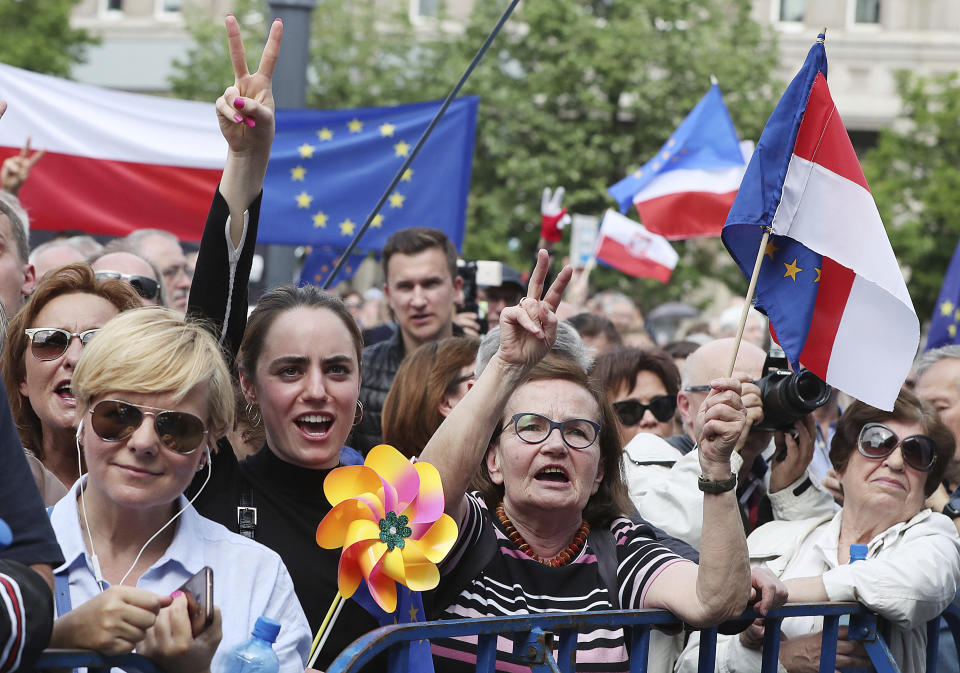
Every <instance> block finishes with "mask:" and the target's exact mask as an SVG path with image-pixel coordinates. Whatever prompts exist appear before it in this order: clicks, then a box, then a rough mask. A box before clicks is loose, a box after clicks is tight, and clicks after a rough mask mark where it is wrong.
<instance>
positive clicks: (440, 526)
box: [408, 514, 457, 563]
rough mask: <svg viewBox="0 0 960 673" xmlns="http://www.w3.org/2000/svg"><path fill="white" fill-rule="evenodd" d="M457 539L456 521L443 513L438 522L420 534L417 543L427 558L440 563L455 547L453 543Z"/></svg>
mask: <svg viewBox="0 0 960 673" xmlns="http://www.w3.org/2000/svg"><path fill="white" fill-rule="evenodd" d="M456 541H457V524H456V522H455V521H454V520H453V518H451V517H450V516H448V515H447V514H441V515H440V518H439V519H437V522H436V523H435V524H433V525H432V526H430V528H429V529H427V531H426V532H424V534H423V535H422V536H420V538H419V539H418V540H417V544H418V546H419V549H420V550H421V551H422V552H423V555H424V556H425V557H426V558H427V559H429V560H430V561H431V562H432V563H440V561H442V560H443V559H444V558H445V557H446V555H447V554H448V553H449V552H450V550H451V549H452V548H453V543H454V542H456ZM408 542H409V540H408Z"/></svg>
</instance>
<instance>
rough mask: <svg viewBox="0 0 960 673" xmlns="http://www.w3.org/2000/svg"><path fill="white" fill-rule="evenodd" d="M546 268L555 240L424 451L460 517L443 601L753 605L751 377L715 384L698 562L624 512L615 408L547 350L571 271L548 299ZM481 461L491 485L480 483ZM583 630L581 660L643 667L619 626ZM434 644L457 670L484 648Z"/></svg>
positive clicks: (704, 609) (494, 609) (718, 609)
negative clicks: (633, 659) (743, 466)
mask: <svg viewBox="0 0 960 673" xmlns="http://www.w3.org/2000/svg"><path fill="white" fill-rule="evenodd" d="M547 264H548V258H547V255H546V252H544V251H541V252H540V256H539V258H538V261H537V267H536V269H535V270H534V273H533V275H532V276H531V281H530V291H529V293H528V295H527V297H525V298H524V299H523V300H522V301H521V302H520V304H519V305H518V306H514V307H511V308H507V309H505V310H504V311H503V313H502V314H501V317H500V329H501V335H500V346H499V349H498V350H497V352H496V354H495V355H494V356H493V358H492V359H491V361H490V363H489V364H488V365H487V366H486V368H484V370H483V373H482V374H481V376H480V377H479V378H478V379H477V381H476V384H475V385H474V386H473V388H471V390H470V391H469V392H467V394H466V395H465V396H464V397H463V399H462V400H460V402H459V404H458V405H457V406H456V407H454V408H453V410H452V411H451V412H450V415H449V416H448V417H447V419H446V421H444V423H443V425H441V427H440V429H439V430H438V431H437V432H436V434H434V436H433V438H432V439H431V440H430V442H429V443H428V444H427V446H426V448H425V449H424V452H423V453H422V454H421V460H425V461H428V462H431V463H433V464H434V465H436V466H437V468H438V469H439V470H440V473H441V476H442V479H443V488H444V496H445V498H446V510H447V513H448V514H450V515H451V516H452V517H453V518H454V519H455V520H456V521H457V522H458V524H459V526H460V534H459V539H458V541H457V544H456V545H455V547H454V549H453V551H452V552H451V554H450V555H449V556H448V558H447V560H446V561H444V564H443V566H442V567H441V583H440V586H439V587H438V589H437V592H436V595H435V596H434V598H433V605H434V611H435V612H436V613H437V614H439V615H440V616H441V617H443V618H469V617H479V616H502V615H516V614H522V613H526V612H531V613H538V612H543V611H586V610H603V609H612V608H614V607H617V606H619V607H622V608H667V609H669V610H671V611H673V612H674V613H675V614H676V615H677V616H679V617H680V618H681V619H683V620H684V621H686V622H688V623H690V624H694V625H698V626H703V625H708V624H716V623H719V622H721V621H723V620H725V619H728V618H730V617H733V616H735V615H737V614H739V613H740V612H741V611H742V610H743V609H744V607H745V606H746V603H747V600H748V596H749V594H750V584H751V578H750V569H749V567H748V563H747V556H746V545H745V541H744V537H743V527H742V526H741V524H740V515H739V513H738V510H737V501H736V496H735V494H734V491H733V490H732V489H731V488H730V483H731V477H732V474H731V471H730V453H731V451H732V450H733V447H734V445H735V443H736V441H737V439H738V437H739V436H740V433H741V431H742V429H743V427H744V422H745V414H744V411H743V406H742V404H741V401H740V395H739V382H738V381H736V380H734V379H718V380H715V381H713V390H712V392H711V394H710V395H709V397H708V398H707V400H706V402H705V403H704V405H703V407H702V409H701V411H700V413H701V414H702V416H703V420H704V435H703V440H702V442H701V444H700V447H701V454H700V455H701V463H702V468H703V475H702V478H701V484H702V488H703V489H704V490H705V491H706V493H705V496H704V505H703V517H704V521H705V525H704V531H705V532H704V539H703V545H702V549H701V555H700V565H699V566H698V565H697V564H695V563H693V562H691V561H687V560H685V559H682V558H681V557H679V556H677V555H675V554H673V553H672V552H670V551H669V550H668V549H666V548H665V547H663V546H662V545H661V544H660V543H659V542H657V541H656V540H654V539H653V535H652V532H651V531H650V529H648V528H646V527H645V526H643V525H638V524H634V523H632V522H631V521H630V520H629V519H627V518H626V517H625V516H624V513H625V512H626V511H627V510H628V508H629V502H628V501H627V498H626V490H625V486H624V484H623V480H622V478H621V471H620V465H621V463H620V438H619V435H618V432H617V425H616V420H615V418H614V415H613V411H612V409H611V407H610V404H609V402H608V401H607V400H606V398H605V396H604V394H603V393H602V392H601V391H600V390H599V388H598V387H597V386H596V384H595V383H594V382H592V381H591V380H590V379H588V377H587V375H586V373H585V372H584V371H583V369H582V368H580V366H579V365H577V364H576V363H575V362H573V361H572V360H570V359H569V358H562V357H557V356H554V355H549V356H548V355H547V354H548V353H549V351H550V348H551V346H552V344H553V340H554V339H555V336H556V330H557V317H556V314H555V311H556V308H557V305H558V304H559V302H560V298H561V296H562V294H563V290H564V289H565V286H566V284H567V282H568V281H569V279H570V269H569V268H566V269H564V270H563V271H562V272H561V273H560V274H559V275H558V276H557V279H556V281H555V282H554V284H553V286H552V287H551V288H550V290H549V291H548V292H547V294H546V296H545V298H544V299H543V300H540V299H539V298H540V296H541V294H542V290H543V283H544V278H545V276H546V269H547ZM473 465H476V466H478V467H480V468H482V473H483V480H484V481H485V482H486V483H485V485H484V487H483V489H482V491H479V492H474V493H467V492H466V491H467V487H468V484H469V482H470V480H471V478H473V475H474V471H473V470H472V469H470V466H473ZM733 481H734V482H735V479H733ZM641 514H643V513H642V512H641ZM772 593H773V592H771V594H772ZM765 597H766V598H768V600H769V599H771V598H772V595H770V596H765ZM579 638H580V642H579V644H578V649H577V659H578V670H579V669H581V668H582V667H584V666H585V667H588V668H589V669H590V670H610V671H622V670H626V669H627V668H628V667H629V653H628V650H627V647H628V643H627V642H626V640H625V638H624V634H623V632H622V631H621V630H620V629H614V630H610V631H607V630H600V631H595V632H592V633H581V634H580V636H579ZM433 649H434V654H435V656H439V657H442V658H443V659H444V662H443V670H445V671H447V670H459V667H462V666H465V663H464V662H471V661H473V660H474V659H475V657H476V646H475V644H473V643H471V642H468V641H466V640H459V639H447V640H438V641H434V643H433ZM471 670H472V669H471Z"/></svg>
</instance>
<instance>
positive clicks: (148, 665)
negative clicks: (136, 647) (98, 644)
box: [34, 650, 164, 673]
mask: <svg viewBox="0 0 960 673" xmlns="http://www.w3.org/2000/svg"><path fill="white" fill-rule="evenodd" d="M71 668H86V669H87V672H88V673H110V669H111V668H122V669H123V670H124V671H126V672H127V673H164V672H163V671H162V670H161V669H160V668H158V667H157V666H156V665H155V664H154V663H153V662H152V661H150V660H149V659H147V658H146V657H144V656H141V655H139V654H120V655H118V656H115V657H108V656H107V655H105V654H100V653H98V652H91V651H90V650H44V652H43V654H41V655H40V659H39V661H37V663H36V664H35V665H34V670H35V671H51V670H55V669H71Z"/></svg>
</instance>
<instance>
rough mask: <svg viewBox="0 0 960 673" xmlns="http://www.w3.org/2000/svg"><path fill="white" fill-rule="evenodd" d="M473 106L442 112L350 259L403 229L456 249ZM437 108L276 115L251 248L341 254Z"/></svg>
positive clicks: (470, 100) (468, 100)
mask: <svg viewBox="0 0 960 673" xmlns="http://www.w3.org/2000/svg"><path fill="white" fill-rule="evenodd" d="M478 102H479V98H477V97H476V96H466V97H463V98H458V99H456V100H454V101H453V103H451V105H450V107H449V108H448V109H447V111H446V113H445V114H444V116H443V117H442V118H441V119H440V122H439V123H438V124H437V126H436V128H435V129H434V130H433V133H432V135H431V136H430V137H429V138H428V139H427V142H426V143H425V144H424V146H423V147H422V148H421V150H420V152H419V154H418V155H417V157H416V159H414V161H413V163H412V164H411V165H410V167H409V168H408V169H407V170H406V171H405V173H404V175H403V177H402V179H401V180H400V182H399V184H398V185H397V187H396V189H395V190H394V191H393V193H391V194H390V196H389V198H388V200H387V201H386V203H385V204H384V206H383V208H382V209H381V210H380V213H379V214H378V215H377V216H376V217H375V218H374V220H373V222H372V224H371V226H370V228H369V229H368V230H367V233H366V234H365V235H364V237H363V238H362V239H361V240H360V242H359V244H358V246H357V250H358V251H370V250H379V249H380V248H382V247H383V244H384V243H385V242H386V240H387V238H388V237H389V236H390V234H392V233H394V232H395V231H398V230H400V229H404V228H407V227H412V226H425V227H432V228H434V229H440V230H441V231H443V232H444V233H445V234H446V235H447V236H448V237H449V238H450V240H451V241H453V244H454V245H455V246H456V247H457V249H458V250H459V249H460V248H461V246H462V245H463V234H464V229H465V227H466V213H467V195H468V193H469V190H470V172H471V169H472V167H473V144H474V137H475V135H476V133H475V131H476V121H477V104H478ZM439 107H440V102H439V101H431V102H426V103H414V104H412V105H399V106H395V107H378V108H357V109H352V110H278V111H277V135H276V138H275V139H274V141H273V149H272V152H271V157H270V164H269V165H268V167H267V176H266V179H265V181H264V186H263V206H262V207H261V209H260V221H261V224H260V233H259V236H258V239H257V240H258V241H259V242H260V243H281V244H287V245H314V246H320V245H329V246H331V247H332V248H335V249H339V250H343V249H344V248H346V246H347V244H348V243H349V242H350V240H351V239H352V238H353V236H354V234H355V233H356V231H357V230H358V229H359V228H360V227H361V226H362V225H363V222H364V220H365V219H366V217H367V215H369V214H370V211H371V210H372V209H373V206H374V205H376V203H377V199H379V198H380V195H381V194H382V193H383V190H384V189H386V188H387V186H388V185H389V184H390V180H391V179H392V178H393V176H394V174H395V173H396V172H397V170H398V169H399V168H400V166H401V165H402V164H403V162H404V161H405V160H406V158H407V156H409V154H410V151H411V150H412V149H413V146H414V145H415V144H416V142H417V140H418V139H419V138H420V135H421V134H422V133H423V131H424V129H425V128H426V127H427V124H429V123H430V120H431V119H432V118H433V116H434V114H435V113H436V111H437V110H438V109H439Z"/></svg>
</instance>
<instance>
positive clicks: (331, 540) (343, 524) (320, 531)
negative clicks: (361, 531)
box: [317, 498, 376, 549]
mask: <svg viewBox="0 0 960 673" xmlns="http://www.w3.org/2000/svg"><path fill="white" fill-rule="evenodd" d="M375 516H376V514H375V512H371V511H370V506H369V505H368V504H367V503H365V502H364V501H361V500H357V499H354V498H350V499H348V500H344V501H342V502H340V503H339V504H337V505H336V506H335V507H334V508H333V509H331V510H330V511H329V512H327V515H326V516H325V517H323V521H321V522H320V525H318V526H317V544H318V545H320V546H321V547H323V548H324V549H336V548H337V547H343V546H344V544H345V543H344V539H345V536H346V534H347V529H348V528H349V526H350V524H351V523H353V522H354V521H356V520H366V521H370V522H371V523H372V522H373V519H374V517H375Z"/></svg>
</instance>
